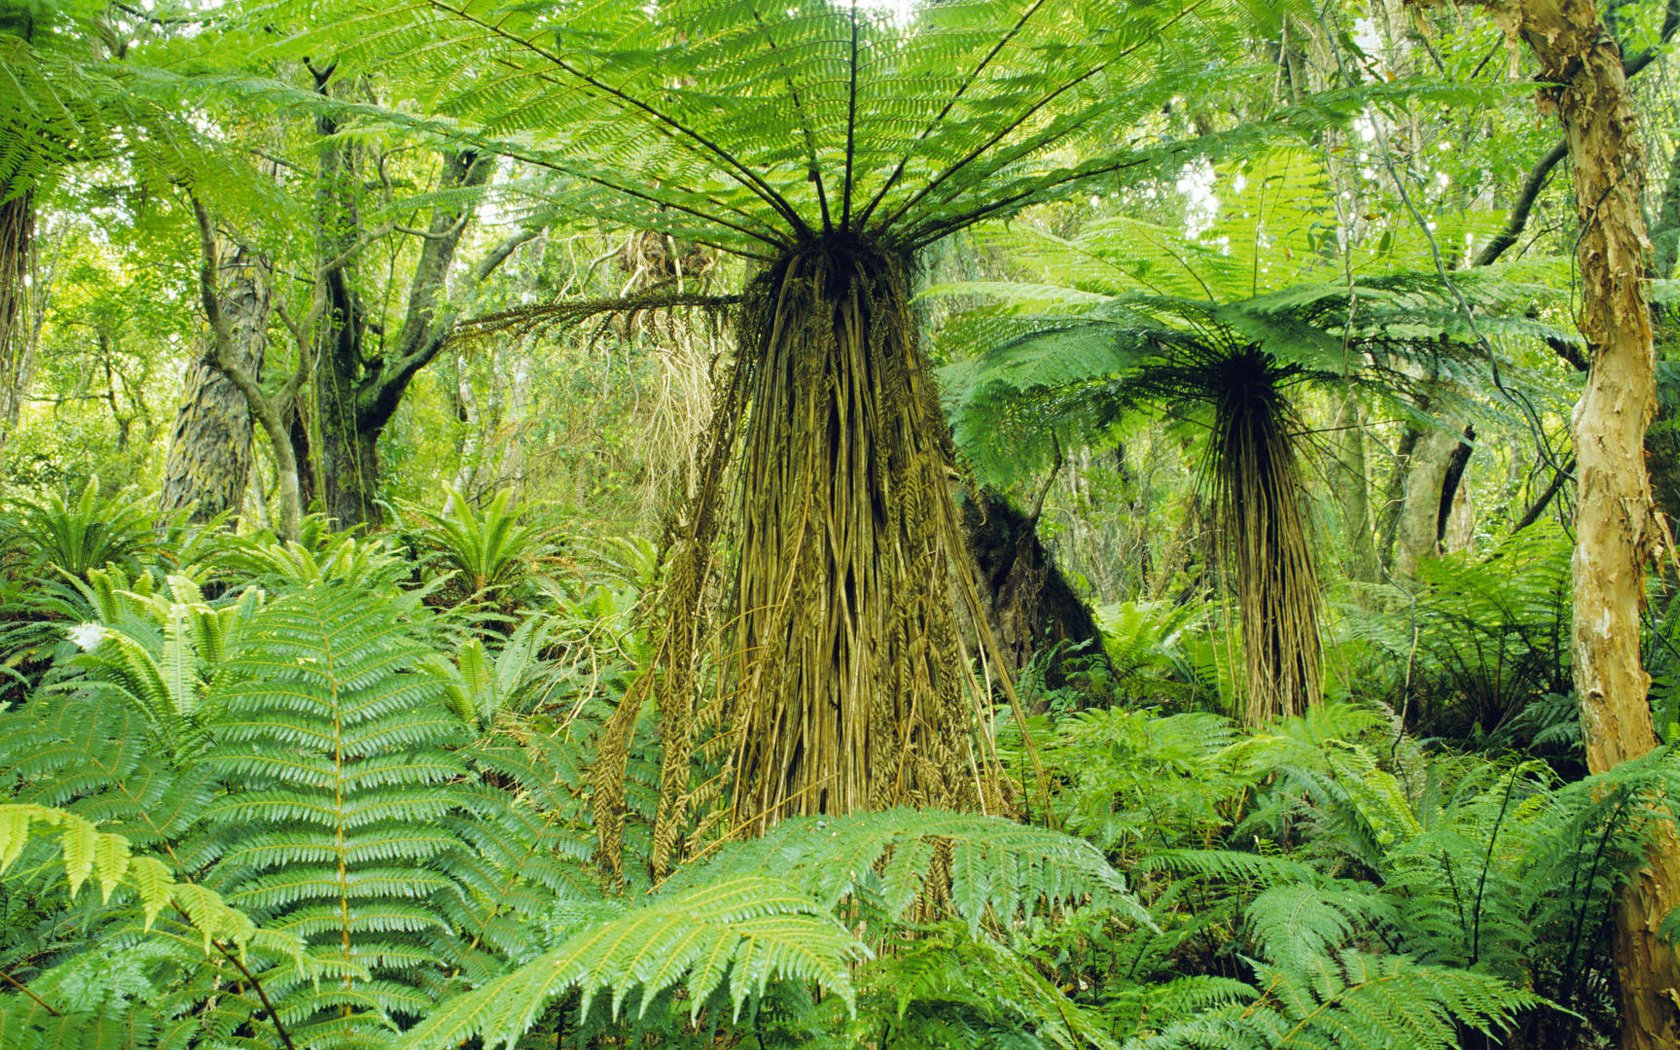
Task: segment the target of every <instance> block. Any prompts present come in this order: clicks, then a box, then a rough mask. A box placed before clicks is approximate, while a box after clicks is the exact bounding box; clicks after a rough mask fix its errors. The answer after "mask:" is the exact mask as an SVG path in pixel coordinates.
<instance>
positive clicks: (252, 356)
mask: <svg viewBox="0 0 1680 1050" xmlns="http://www.w3.org/2000/svg"><path fill="white" fill-rule="evenodd" d="M223 269H224V270H226V271H229V272H230V273H231V280H228V281H227V282H226V283H225V284H224V287H223V290H222V291H221V293H220V295H221V299H222V312H223V314H224V315H225V316H226V318H227V322H228V328H229V331H230V332H231V334H232V337H233V338H232V342H233V346H232V359H233V363H234V364H235V365H236V366H237V367H238V368H239V369H241V370H243V371H245V372H248V373H250V374H251V375H252V376H253V377H258V378H259V379H260V377H261V375H262V366H263V354H264V350H265V349H266V347H267V344H268V319H269V309H270V306H271V300H270V297H269V284H268V279H267V274H266V272H265V270H266V267H265V265H264V263H263V261H262V260H261V259H258V258H256V257H255V256H253V255H251V254H250V253H249V252H247V251H245V250H244V249H242V248H241V249H238V250H236V251H235V252H234V254H233V255H232V256H231V257H230V258H229V259H228V260H227V262H226V263H225V264H224V266H223ZM207 339H209V340H210V341H211V342H212V346H211V347H209V348H208V349H209V352H208V353H207V354H206V355H204V356H202V357H200V358H199V359H197V360H195V361H193V362H192V363H191V364H190V365H188V366H187V376H186V388H185V393H184V394H183V395H182V398H181V404H180V407H179V408H178V409H177V411H176V413H175V427H174V430H173V431H171V433H170V438H169V457H168V460H167V461H166V463H165V465H164V470H163V491H162V494H161V496H160V497H159V509H160V510H161V511H162V512H163V513H164V514H165V515H168V514H172V513H175V512H176V511H179V510H181V509H183V508H185V507H187V506H188V505H191V506H192V507H193V510H192V520H194V521H209V520H210V519H212V518H214V517H216V516H217V515H219V514H223V513H227V514H230V516H231V518H232V520H234V521H237V520H238V518H239V514H240V512H241V509H242V507H243V504H244V500H245V489H246V486H247V485H248V483H249V481H250V477H251V436H252V427H253V425H254V423H255V418H254V417H253V416H252V414H251V406H250V405H249V403H248V402H247V401H246V399H245V395H244V394H243V393H242V392H241V391H240V389H239V387H238V385H237V384H236V383H235V382H234V381H233V380H232V379H231V378H230V377H229V375H228V373H226V372H224V371H222V370H221V369H220V368H217V367H216V364H215V362H214V358H215V354H214V345H213V342H214V339H215V335H214V334H213V333H212V334H210V335H208V336H207Z"/></svg>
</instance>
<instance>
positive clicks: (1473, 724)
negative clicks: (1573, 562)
mask: <svg viewBox="0 0 1680 1050" xmlns="http://www.w3.org/2000/svg"><path fill="white" fill-rule="evenodd" d="M1572 549H1573V544H1572V543H1571V542H1570V540H1569V537H1568V536H1566V535H1565V534H1564V533H1563V531H1562V530H1561V529H1560V528H1558V527H1557V526H1555V525H1551V524H1548V523H1544V522H1541V523H1537V524H1535V525H1533V526H1530V527H1529V528H1527V529H1524V530H1523V531H1522V532H1519V533H1517V534H1516V535H1514V536H1510V537H1507V538H1506V539H1504V540H1502V541H1500V542H1499V543H1498V544H1496V545H1494V546H1492V547H1490V548H1489V549H1487V550H1485V551H1482V552H1478V553H1470V552H1464V553H1459V554H1449V555H1446V556H1444V557H1441V558H1439V559H1433V560H1429V561H1425V562H1424V563H1422V564H1421V565H1419V566H1418V569H1417V582H1418V583H1419V584H1420V585H1421V586H1420V587H1419V588H1418V589H1417V590H1416V591H1415V593H1414V592H1411V591H1400V590H1398V589H1394V590H1389V589H1374V590H1370V591H1367V592H1366V595H1365V596H1366V597H1368V598H1374V599H1375V600H1377V601H1379V602H1382V603H1384V604H1386V605H1387V606H1389V607H1390V608H1391V609H1393V612H1391V613H1390V614H1388V615H1384V616H1371V615H1359V614H1354V615H1349V616H1348V617H1347V618H1346V621H1345V623H1346V625H1345V628H1344V632H1345V634H1346V636H1347V638H1348V639H1349V640H1350V641H1352V642H1355V643H1358V644H1360V645H1363V646H1368V647H1369V651H1370V656H1369V658H1368V659H1367V660H1366V661H1364V666H1366V667H1368V668H1371V669H1373V670H1379V671H1380V673H1381V675H1382V678H1384V679H1387V680H1389V681H1393V682H1395V683H1397V688H1399V689H1403V690H1404V692H1403V693H1402V694H1401V695H1395V696H1393V697H1392V698H1390V699H1389V702H1390V703H1391V704H1393V705H1394V706H1395V707H1396V708H1398V709H1401V710H1404V711H1406V715H1407V719H1408V722H1409V723H1410V724H1411V725H1413V726H1415V727H1417V729H1418V731H1419V732H1423V733H1426V734H1430V735H1441V736H1448V737H1452V738H1455V739H1462V740H1465V741H1467V742H1472V743H1475V744H1483V743H1485V744H1487V745H1490V746H1517V747H1522V748H1525V749H1529V750H1533V751H1536V752H1540V753H1548V754H1557V755H1564V756H1567V755H1569V754H1570V753H1571V752H1573V751H1575V750H1577V749H1578V747H1579V718H1578V716H1577V714H1576V712H1575V705H1574V702H1573V684H1572V683H1571V681H1570V664H1571V661H1570V658H1569V640H1568V639H1569V623H1570V618H1571V611H1570V602H1571V596H1572V589H1571V586H1570V582H1569V559H1570V552H1571V550H1572ZM1408 669H1409V673H1407V671H1408ZM1379 680H1381V679H1379Z"/></svg>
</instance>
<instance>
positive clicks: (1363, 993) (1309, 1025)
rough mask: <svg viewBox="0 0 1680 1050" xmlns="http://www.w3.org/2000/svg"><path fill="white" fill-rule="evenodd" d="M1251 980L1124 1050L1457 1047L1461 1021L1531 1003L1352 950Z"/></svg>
mask: <svg viewBox="0 0 1680 1050" xmlns="http://www.w3.org/2000/svg"><path fill="white" fill-rule="evenodd" d="M1255 980H1256V987H1255V988H1254V989H1253V990H1252V991H1251V992H1250V993H1249V994H1248V995H1246V996H1244V997H1243V999H1242V1000H1241V1001H1239V1002H1235V1003H1231V1004H1230V1005H1227V1006H1221V1007H1217V1008H1215V1009H1213V1010H1208V1011H1204V1012H1202V1013H1199V1014H1196V1015H1195V1016H1193V1017H1192V1018H1190V1019H1188V1020H1185V1021H1181V1022H1179V1023H1177V1024H1173V1025H1170V1026H1168V1027H1167V1028H1166V1029H1165V1030H1163V1031H1161V1032H1160V1033H1159V1034H1156V1035H1151V1036H1147V1037H1144V1038H1140V1039H1136V1040H1133V1041H1132V1042H1131V1043H1129V1044H1128V1046H1130V1047H1134V1048H1136V1050H1166V1048H1168V1047H1206V1048H1209V1050H1212V1048H1216V1047H1217V1048H1220V1050H1248V1048H1253V1050H1261V1048H1265V1050H1284V1048H1292V1050H1306V1048H1320V1050H1342V1048H1343V1047H1348V1046H1372V1047H1377V1046H1385V1047H1386V1046H1395V1047H1399V1046H1404V1047H1416V1048H1418V1050H1453V1048H1455V1047H1458V1046H1459V1045H1461V1044H1460V1037H1459V1032H1460V1026H1461V1025H1462V1026H1467V1027H1470V1028H1473V1029H1476V1030H1479V1031H1483V1032H1488V1031H1490V1030H1492V1029H1498V1028H1504V1027H1508V1026H1509V1024H1510V1023H1511V1021H1512V1020H1513V1018H1514V1017H1515V1015H1516V1014H1517V1012H1518V1011H1520V1010H1523V1009H1526V1008H1528V1007H1531V1006H1534V1005H1537V1004H1538V1003H1539V1000H1538V999H1537V998H1536V997H1535V996H1534V995H1533V994H1532V993H1530V992H1526V991H1522V990H1520V989H1516V988H1512V987H1511V986H1509V985H1507V984H1505V983H1504V982H1503V981H1500V980H1499V979H1498V978H1496V977H1489V976H1486V975H1483V974H1477V973H1471V972H1468V971H1465V970H1454V969H1449V968H1446V967H1437V966H1428V965H1425V964H1422V963H1417V962H1413V961H1412V960H1410V959H1407V958H1405V957H1404V956H1393V955H1388V956H1380V955H1368V954H1365V953H1362V952H1358V951H1355V950H1351V949H1349V950H1345V951H1342V952H1340V953H1338V954H1337V955H1335V956H1331V957H1323V956H1320V957H1315V958H1314V960H1313V962H1312V963H1311V965H1309V966H1308V967H1305V968H1296V967H1288V966H1282V965H1269V964H1265V963H1262V964H1261V965H1259V966H1258V967H1257V968H1256V973H1255Z"/></svg>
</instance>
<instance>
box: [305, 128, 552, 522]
mask: <svg viewBox="0 0 1680 1050" xmlns="http://www.w3.org/2000/svg"><path fill="white" fill-rule="evenodd" d="M318 130H319V131H320V132H321V135H322V138H323V145H322V149H321V189H320V191H319V193H318V195H317V208H318V219H319V222H320V228H321V231H322V241H321V256H322V258H323V260H327V264H326V265H324V266H323V267H322V271H323V272H322V281H323V286H324V291H325V295H326V304H325V311H324V317H325V321H326V323H325V324H324V325H323V326H322V329H321V332H320V333H319V344H318V345H319V356H318V359H317V363H316V367H315V405H316V411H317V415H318V419H317V422H318V425H319V430H318V434H317V435H316V445H315V449H314V452H315V455H316V457H317V466H318V469H319V474H320V495H321V502H322V505H323V510H324V511H325V512H326V514H327V516H328V517H329V518H331V519H333V520H335V521H336V522H337V524H338V526H339V527H340V528H348V527H350V526H353V525H358V524H363V523H373V522H377V521H379V520H380V517H381V513H380V505H379V502H378V494H379V475H380V465H379V437H380V435H381V434H383V433H384V431H385V427H386V425H387V424H388V423H389V422H390V421H391V416H392V415H393V414H394V413H395V412H396V409H397V405H398V404H399V403H400V402H401V400H402V397H403V395H404V393H406V392H407V390H408V385H409V383H410V382H411V381H412V380H413V378H414V376H415V374H416V373H417V372H419V371H420V369H422V368H424V367H425V366H426V365H427V364H429V363H431V361H432V360H433V359H434V358H435V357H436V356H437V355H438V353H439V351H441V350H442V349H443V347H444V344H445V343H447V342H448V340H449V336H450V334H451V332H452V331H453V329H454V325H455V317H456V309H455V307H454V306H453V304H451V303H450V301H449V297H448V281H449V274H450V269H451V267H452V266H453V264H454V261H455V256H456V253H457V250H458V249H459V247H460V244H461V238H462V235H463V234H464V233H465V231H466V228H467V225H468V223H469V222H470V220H471V218H472V210H473V206H472V205H470V204H460V203H455V204H449V205H440V206H439V207H438V208H437V209H435V211H434V212H433V214H432V218H431V223H430V225H429V227H428V228H427V229H426V230H425V231H424V234H423V236H424V243H423V244H422V246H421V249H420V258H419V261H418V262H417V263H416V264H415V270H414V276H413V278H412V279H411V281H410V283H409V289H408V301H407V305H406V310H405V313H404V316H403V319H402V323H401V326H400V327H399V328H398V329H397V331H396V332H395V333H394V334H393V335H392V336H390V337H389V338H388V339H384V340H382V341H381V345H380V346H378V347H377V348H376V349H372V350H371V351H370V348H369V347H368V346H367V345H366V344H367V340H366V336H367V332H368V324H367V317H366V312H365V309H364V307H363V305H362V303H361V301H360V298H359V296H358V295H357V293H356V290H355V286H354V282H353V280H352V273H351V266H352V264H353V261H354V256H355V254H356V253H357V251H358V249H359V246H360V245H362V244H364V243H365V242H364V240H363V238H364V236H365V235H364V233H363V231H362V229H361V220H360V215H359V211H358V208H357V203H356V194H357V190H358V181H359V180H358V177H357V173H356V152H355V146H354V145H353V144H352V143H349V142H345V141H340V140H339V139H337V138H336V137H335V135H336V132H337V130H338V127H337V124H336V123H335V121H333V120H332V119H331V118H326V117H323V118H321V120H320V121H319V127H318ZM495 166H496V162H495V158H493V157H491V156H488V155H480V154H475V153H471V152H459V153H446V154H444V155H443V168H442V171H441V173H440V175H439V177H438V189H439V190H441V191H447V190H457V189H477V188H480V187H483V186H484V185H485V184H486V183H488V182H489V180H490V176H491V174H492V173H493V172H494V171H495ZM533 235H534V234H532V233H525V234H521V235H518V236H516V237H514V238H510V239H509V240H508V241H505V242H503V244H502V245H500V246H498V247H497V248H496V249H495V250H493V251H492V252H491V253H490V254H489V256H487V257H486V259H484V260H483V261H482V262H481V263H480V264H479V266H478V267H477V268H476V270H475V271H474V273H473V275H472V283H474V284H477V283H478V282H480V281H482V280H483V279H484V278H485V277H487V276H489V274H490V273H491V272H493V271H494V270H495V268H496V267H497V266H499V265H501V263H502V262H503V261H505V260H506V259H507V257H508V256H509V255H511V254H512V252H513V251H514V249H515V248H517V247H518V246H519V244H522V243H524V241H525V240H528V239H529V238H530V237H531V236H533Z"/></svg>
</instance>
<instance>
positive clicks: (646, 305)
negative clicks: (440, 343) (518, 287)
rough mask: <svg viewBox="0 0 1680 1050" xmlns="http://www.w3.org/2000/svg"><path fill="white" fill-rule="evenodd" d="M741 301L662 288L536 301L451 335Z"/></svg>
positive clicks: (520, 334)
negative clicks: (639, 292)
mask: <svg viewBox="0 0 1680 1050" xmlns="http://www.w3.org/2000/svg"><path fill="white" fill-rule="evenodd" d="M741 302H742V297H741V296H739V295H712V294H705V293H699V292H683V291H677V290H674V289H663V290H658V291H651V292H646V293H642V294H638V295H623V296H605V297H600V298H589V299H567V300H564V301H561V302H552V303H534V304H531V305H527V306H515V307H512V308H510V309H507V310H497V311H496V312H494V313H488V314H481V315H479V316H477V317H469V318H467V319H466V320H464V321H461V322H460V323H458V324H457V325H456V326H455V332H454V335H453V336H452V338H453V339H456V340H464V339H476V338H483V337H484V336H488V335H500V334H504V333H505V334H509V335H511V336H513V337H514V338H524V337H526V336H530V335H540V334H542V333H543V332H546V331H548V330H549V329H552V328H558V327H562V326H572V325H576V324H578V323H579V322H581V321H587V320H589V319H591V318H594V317H601V316H613V317H618V318H622V319H624V323H625V325H626V326H627V327H629V326H632V325H633V324H634V321H635V320H636V319H638V318H640V317H642V316H645V315H647V314H652V313H658V312H661V311H669V310H679V309H700V310H715V311H725V310H729V309H730V308H732V307H735V306H739V305H740V304H741Z"/></svg>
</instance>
